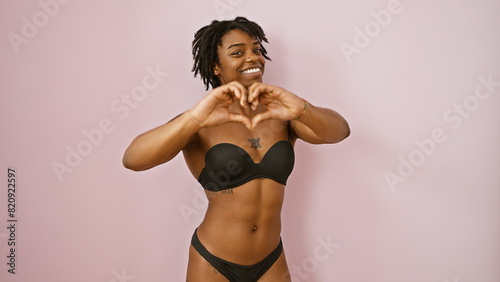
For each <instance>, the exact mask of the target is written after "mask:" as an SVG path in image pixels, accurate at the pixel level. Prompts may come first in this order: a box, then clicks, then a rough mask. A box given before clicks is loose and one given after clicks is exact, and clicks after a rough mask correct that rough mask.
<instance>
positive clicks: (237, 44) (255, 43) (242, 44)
mask: <svg viewBox="0 0 500 282" xmlns="http://www.w3.org/2000/svg"><path fill="white" fill-rule="evenodd" d="M257 44H260V42H259V41H255V42H254V43H253V45H257ZM245 45H246V44H245V43H235V44H231V45H229V47H227V49H231V48H233V47H238V46H245Z"/></svg>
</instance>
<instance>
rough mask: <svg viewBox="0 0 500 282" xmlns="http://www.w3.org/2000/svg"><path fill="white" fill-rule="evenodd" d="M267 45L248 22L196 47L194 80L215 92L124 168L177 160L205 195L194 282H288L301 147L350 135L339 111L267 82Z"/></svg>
mask: <svg viewBox="0 0 500 282" xmlns="http://www.w3.org/2000/svg"><path fill="white" fill-rule="evenodd" d="M262 42H266V43H267V39H266V36H265V34H264V32H263V31H262V29H261V27H260V26H259V25H257V24H256V23H254V22H251V21H248V20H247V19H246V18H243V17H238V18H236V19H235V20H232V21H213V22H212V24H210V25H208V26H205V27H203V28H202V29H200V30H199V31H198V32H197V33H196V35H195V39H194V41H193V56H194V60H195V63H194V67H193V71H194V72H195V76H196V75H197V74H200V76H201V77H202V79H203V82H204V83H205V85H206V87H207V90H208V88H209V85H211V86H212V88H213V90H212V91H211V92H210V93H209V94H207V95H206V96H205V97H204V98H203V99H201V100H200V101H199V102H198V103H197V104H196V105H195V106H194V107H193V108H192V109H190V110H188V111H186V112H184V113H182V114H181V115H179V116H177V117H176V118H174V119H173V120H171V121H169V122H168V123H166V124H164V125H162V126H160V127H157V128H155V129H153V130H151V131H148V132H146V133H144V134H142V135H140V136H138V137H137V138H136V139H135V140H134V141H133V142H132V144H131V145H130V146H129V148H128V149H127V151H126V152H125V155H124V158H123V163H124V165H125V167H127V168H129V169H132V170H136V171H140V170H146V169H149V168H152V167H154V166H157V165H160V164H162V163H165V162H168V161H169V160H171V159H172V158H173V157H175V156H176V155H177V154H178V153H179V152H180V151H182V152H183V155H184V158H185V161H186V163H187V165H188V167H189V169H190V171H191V173H192V174H193V176H194V177H195V178H196V179H198V181H199V182H200V183H201V185H202V186H203V188H204V189H205V193H206V195H207V198H208V201H209V204H208V209H207V212H206V215H205V218H204V219H203V222H202V223H201V224H200V226H199V227H198V228H197V230H195V232H194V234H193V238H192V245H191V246H190V250H189V262H188V269H187V281H194V282H196V281H228V279H229V281H257V280H258V281H291V279H290V273H289V270H288V267H287V264H286V260H285V254H284V252H283V247H282V243H281V237H280V232H281V219H280V213H281V207H282V204H283V197H284V193H285V184H286V181H287V178H288V176H289V175H290V173H291V171H292V168H293V165H294V151H293V145H294V144H295V141H296V139H297V138H300V139H302V140H304V141H306V142H309V143H313V144H321V143H336V142H339V141H341V140H342V139H344V138H346V137H347V136H348V135H349V126H348V124H347V122H346V121H345V120H344V119H343V118H342V117H341V116H340V115H339V114H338V113H336V112H335V111H333V110H330V109H325V108H320V107H316V106H314V105H312V104H310V103H309V102H306V100H303V99H301V98H299V97H298V96H297V95H295V94H293V93H290V92H289V91H287V90H285V89H283V88H279V87H275V86H271V85H266V84H263V83H262V76H263V74H264V70H265V64H266V59H269V57H267V52H266V49H265V48H264V47H263V46H262Z"/></svg>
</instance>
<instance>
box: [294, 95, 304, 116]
mask: <svg viewBox="0 0 500 282" xmlns="http://www.w3.org/2000/svg"><path fill="white" fill-rule="evenodd" d="M300 99H302V101H304V109H303V110H302V112H301V113H300V114H299V116H298V117H297V118H296V119H295V120H299V119H300V118H301V117H302V116H303V115H304V114H305V113H306V112H307V101H306V99H304V98H300Z"/></svg>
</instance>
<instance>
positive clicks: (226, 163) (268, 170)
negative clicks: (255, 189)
mask: <svg viewBox="0 0 500 282" xmlns="http://www.w3.org/2000/svg"><path fill="white" fill-rule="evenodd" d="M294 162H295V154H294V151H293V146H292V144H290V142H288V141H286V140H282V141H278V142H276V143H274V145H272V146H271V148H269V150H268V151H267V152H266V154H265V155H264V157H263V158H262V161H261V162H260V163H254V161H253V160H252V158H251V157H250V155H249V154H248V153H247V152H246V151H245V150H243V149H242V148H240V147H239V146H237V145H234V144H230V143H220V144H217V145H215V146H213V147H212V148H210V149H209V150H208V151H207V153H206V154H205V167H204V168H203V170H202V171H201V173H200V176H199V177H198V182H200V184H201V185H202V186H203V188H204V189H205V190H209V191H214V192H216V191H220V190H225V189H229V188H234V187H238V186H240V185H242V184H244V183H246V182H248V181H250V180H252V179H255V178H270V179H272V180H274V181H276V182H278V183H280V184H283V185H286V181H287V179H288V176H289V175H290V173H292V170H293V165H294Z"/></svg>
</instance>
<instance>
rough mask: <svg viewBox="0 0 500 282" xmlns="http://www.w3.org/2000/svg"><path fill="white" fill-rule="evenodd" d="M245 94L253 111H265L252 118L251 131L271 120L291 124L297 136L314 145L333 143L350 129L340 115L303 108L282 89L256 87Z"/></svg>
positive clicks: (312, 107)
mask: <svg viewBox="0 0 500 282" xmlns="http://www.w3.org/2000/svg"><path fill="white" fill-rule="evenodd" d="M248 92H249V94H248V95H249V98H248V102H249V103H250V104H251V105H252V107H256V105H257V104H263V105H264V106H265V107H266V108H267V111H266V112H263V113H261V114H258V115H256V116H255V117H254V118H253V120H252V126H253V127H255V125H257V124H258V123H259V122H261V121H263V120H266V119H271V118H275V119H281V120H290V121H291V122H290V124H291V127H292V129H293V131H294V132H295V134H296V136H297V137H298V138H300V139H302V140H304V141H306V142H309V143H313V144H323V143H336V142H339V141H341V140H343V139H345V138H346V137H347V136H349V134H350V129H349V125H348V124H347V122H346V120H345V119H344V118H343V117H342V116H341V115H340V114H338V113H337V112H335V111H333V110H331V109H326V108H321V107H316V106H314V105H312V104H310V103H309V102H307V106H306V104H305V101H304V100H302V99H300V98H299V97H298V96H297V95H295V94H293V93H291V92H289V91H287V90H285V89H283V88H280V87H276V86H271V85H265V84H262V83H256V84H254V85H252V86H251V87H250V88H249V90H248ZM305 107H307V108H305ZM304 110H305V111H304ZM298 117H300V118H299V119H297V118H298Z"/></svg>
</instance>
